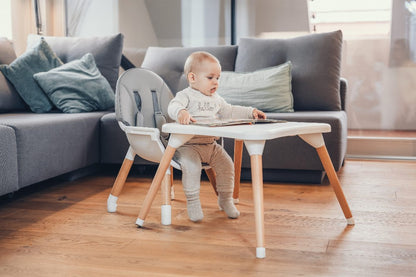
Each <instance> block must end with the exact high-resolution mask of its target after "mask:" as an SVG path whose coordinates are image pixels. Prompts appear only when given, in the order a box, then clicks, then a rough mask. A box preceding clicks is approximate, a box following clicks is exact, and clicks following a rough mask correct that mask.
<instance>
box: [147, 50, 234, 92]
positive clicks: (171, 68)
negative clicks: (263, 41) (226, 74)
mask: <svg viewBox="0 0 416 277" xmlns="http://www.w3.org/2000/svg"><path fill="white" fill-rule="evenodd" d="M195 51H207V52H209V53H211V54H212V55H214V56H215V57H216V58H217V59H218V60H219V61H220V63H221V67H222V70H225V71H234V64H235V58H236V55H237V46H212V47H209V46H207V47H187V48H182V47H149V48H148V49H147V52H146V56H145V57H144V60H143V63H142V67H143V68H147V69H150V70H152V71H153V72H155V73H156V74H158V75H159V76H160V77H162V79H163V80H164V81H165V82H166V84H167V85H168V86H169V88H170V90H171V91H172V93H173V94H176V93H177V92H178V91H180V90H183V89H184V88H186V87H187V86H188V82H187V80H186V76H185V75H184V74H183V66H184V64H185V60H186V58H187V57H188V56H189V55H190V54H191V53H193V52H195Z"/></svg>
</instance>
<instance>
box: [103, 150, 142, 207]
mask: <svg viewBox="0 0 416 277" xmlns="http://www.w3.org/2000/svg"><path fill="white" fill-rule="evenodd" d="M135 155H136V154H134V152H133V149H132V148H131V147H129V149H128V151H127V154H126V157H125V158H124V161H123V164H122V165H121V168H120V171H119V172H118V174H117V178H116V180H115V181H114V185H113V188H112V189H111V192H110V195H109V196H108V199H107V211H108V212H109V213H115V212H116V211H117V200H118V197H119V195H120V194H121V191H122V190H123V187H124V184H125V183H126V179H127V176H128V175H129V172H130V169H131V166H132V165H133V162H134V156H135Z"/></svg>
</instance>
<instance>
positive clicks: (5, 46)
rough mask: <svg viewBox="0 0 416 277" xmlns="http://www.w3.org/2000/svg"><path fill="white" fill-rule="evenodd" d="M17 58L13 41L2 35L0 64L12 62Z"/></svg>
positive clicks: (0, 40) (0, 39)
mask: <svg viewBox="0 0 416 277" xmlns="http://www.w3.org/2000/svg"><path fill="white" fill-rule="evenodd" d="M15 59H16V53H15V52H14V48H13V43H12V42H11V41H10V40H8V39H7V38H4V37H0V64H11V63H12V62H13V61H14V60H15Z"/></svg>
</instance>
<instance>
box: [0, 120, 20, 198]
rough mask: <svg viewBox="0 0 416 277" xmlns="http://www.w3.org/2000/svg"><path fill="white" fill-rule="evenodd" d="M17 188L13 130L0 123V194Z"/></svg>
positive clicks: (15, 149) (15, 150)
mask: <svg viewBox="0 0 416 277" xmlns="http://www.w3.org/2000/svg"><path fill="white" fill-rule="evenodd" d="M18 189H19V187H18V177H17V148H16V136H15V132H14V130H13V128H11V127H9V126H4V125H0V196H1V195H4V194H6V193H10V192H13V191H16V190H18Z"/></svg>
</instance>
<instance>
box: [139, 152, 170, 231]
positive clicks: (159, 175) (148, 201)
mask: <svg viewBox="0 0 416 277" xmlns="http://www.w3.org/2000/svg"><path fill="white" fill-rule="evenodd" d="M175 151H176V148H174V147H172V146H169V145H168V146H167V147H166V150H165V153H164V154H163V157H162V160H161V161H160V164H159V167H158V168H157V171H156V175H155V177H154V178H153V181H152V184H151V185H150V188H149V190H148V192H147V194H146V198H145V199H144V202H143V206H142V208H141V210H140V213H139V216H138V218H137V220H136V224H137V225H138V226H140V227H141V226H143V223H144V220H145V219H146V216H147V214H148V213H149V210H150V207H151V205H152V202H153V200H154V199H155V196H156V193H157V191H158V189H159V187H160V184H161V183H162V180H163V178H164V177H165V173H166V170H167V169H168V167H169V165H170V162H171V160H172V157H173V155H174V154H175Z"/></svg>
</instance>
